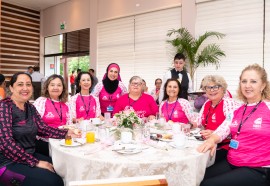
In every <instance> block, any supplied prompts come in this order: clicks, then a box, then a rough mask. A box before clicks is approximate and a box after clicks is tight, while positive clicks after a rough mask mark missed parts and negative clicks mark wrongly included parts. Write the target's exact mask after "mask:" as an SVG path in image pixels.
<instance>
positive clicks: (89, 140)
mask: <svg viewBox="0 0 270 186" xmlns="http://www.w3.org/2000/svg"><path fill="white" fill-rule="evenodd" d="M94 142H95V132H94V131H88V132H87V133H86V143H94Z"/></svg>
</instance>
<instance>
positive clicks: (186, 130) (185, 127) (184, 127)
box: [182, 124, 190, 136]
mask: <svg viewBox="0 0 270 186" xmlns="http://www.w3.org/2000/svg"><path fill="white" fill-rule="evenodd" d="M182 131H183V132H184V133H185V135H186V136H190V125H189V124H182Z"/></svg>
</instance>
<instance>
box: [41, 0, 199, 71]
mask: <svg viewBox="0 0 270 186" xmlns="http://www.w3.org/2000/svg"><path fill="white" fill-rule="evenodd" d="M181 1H182V0H147V1H146V0H70V1H67V2H64V3H61V4H59V5H56V6H53V7H50V8H48V9H45V10H43V11H42V12H41V43H42V44H41V47H40V48H41V59H40V62H41V64H40V66H41V67H43V66H44V59H43V55H44V49H43V48H44V42H43V40H44V37H47V36H52V35H57V34H61V33H65V32H71V31H74V30H80V29H84V28H90V55H91V63H90V67H91V68H94V69H96V67H97V55H96V54H97V23H98V22H100V21H105V20H110V19H114V18H119V17H125V16H129V15H135V14H140V13H145V12H150V11H155V10H160V9H165V8H169V7H175V6H180V5H181ZM184 1H190V0H184ZM192 1H195V0H192ZM138 5H139V6H138ZM63 21H65V23H66V29H65V30H60V23H61V22H63ZM189 23H190V25H194V23H192V22H189Z"/></svg>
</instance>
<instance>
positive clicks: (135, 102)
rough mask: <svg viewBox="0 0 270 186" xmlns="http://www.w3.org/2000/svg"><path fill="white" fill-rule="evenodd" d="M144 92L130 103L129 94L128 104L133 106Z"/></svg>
mask: <svg viewBox="0 0 270 186" xmlns="http://www.w3.org/2000/svg"><path fill="white" fill-rule="evenodd" d="M141 96H142V94H141V95H140V96H139V98H138V99H136V100H134V101H133V102H132V103H131V104H130V97H129V94H128V105H129V107H132V106H133V105H134V104H135V103H136V102H137V101H138V100H139V99H140V98H141Z"/></svg>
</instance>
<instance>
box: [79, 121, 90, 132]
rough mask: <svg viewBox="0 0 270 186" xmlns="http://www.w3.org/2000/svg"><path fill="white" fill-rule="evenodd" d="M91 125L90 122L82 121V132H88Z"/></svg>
mask: <svg viewBox="0 0 270 186" xmlns="http://www.w3.org/2000/svg"><path fill="white" fill-rule="evenodd" d="M89 124H90V123H89V120H82V121H81V122H80V129H81V130H82V131H86V130H87V126H88V125H89Z"/></svg>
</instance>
